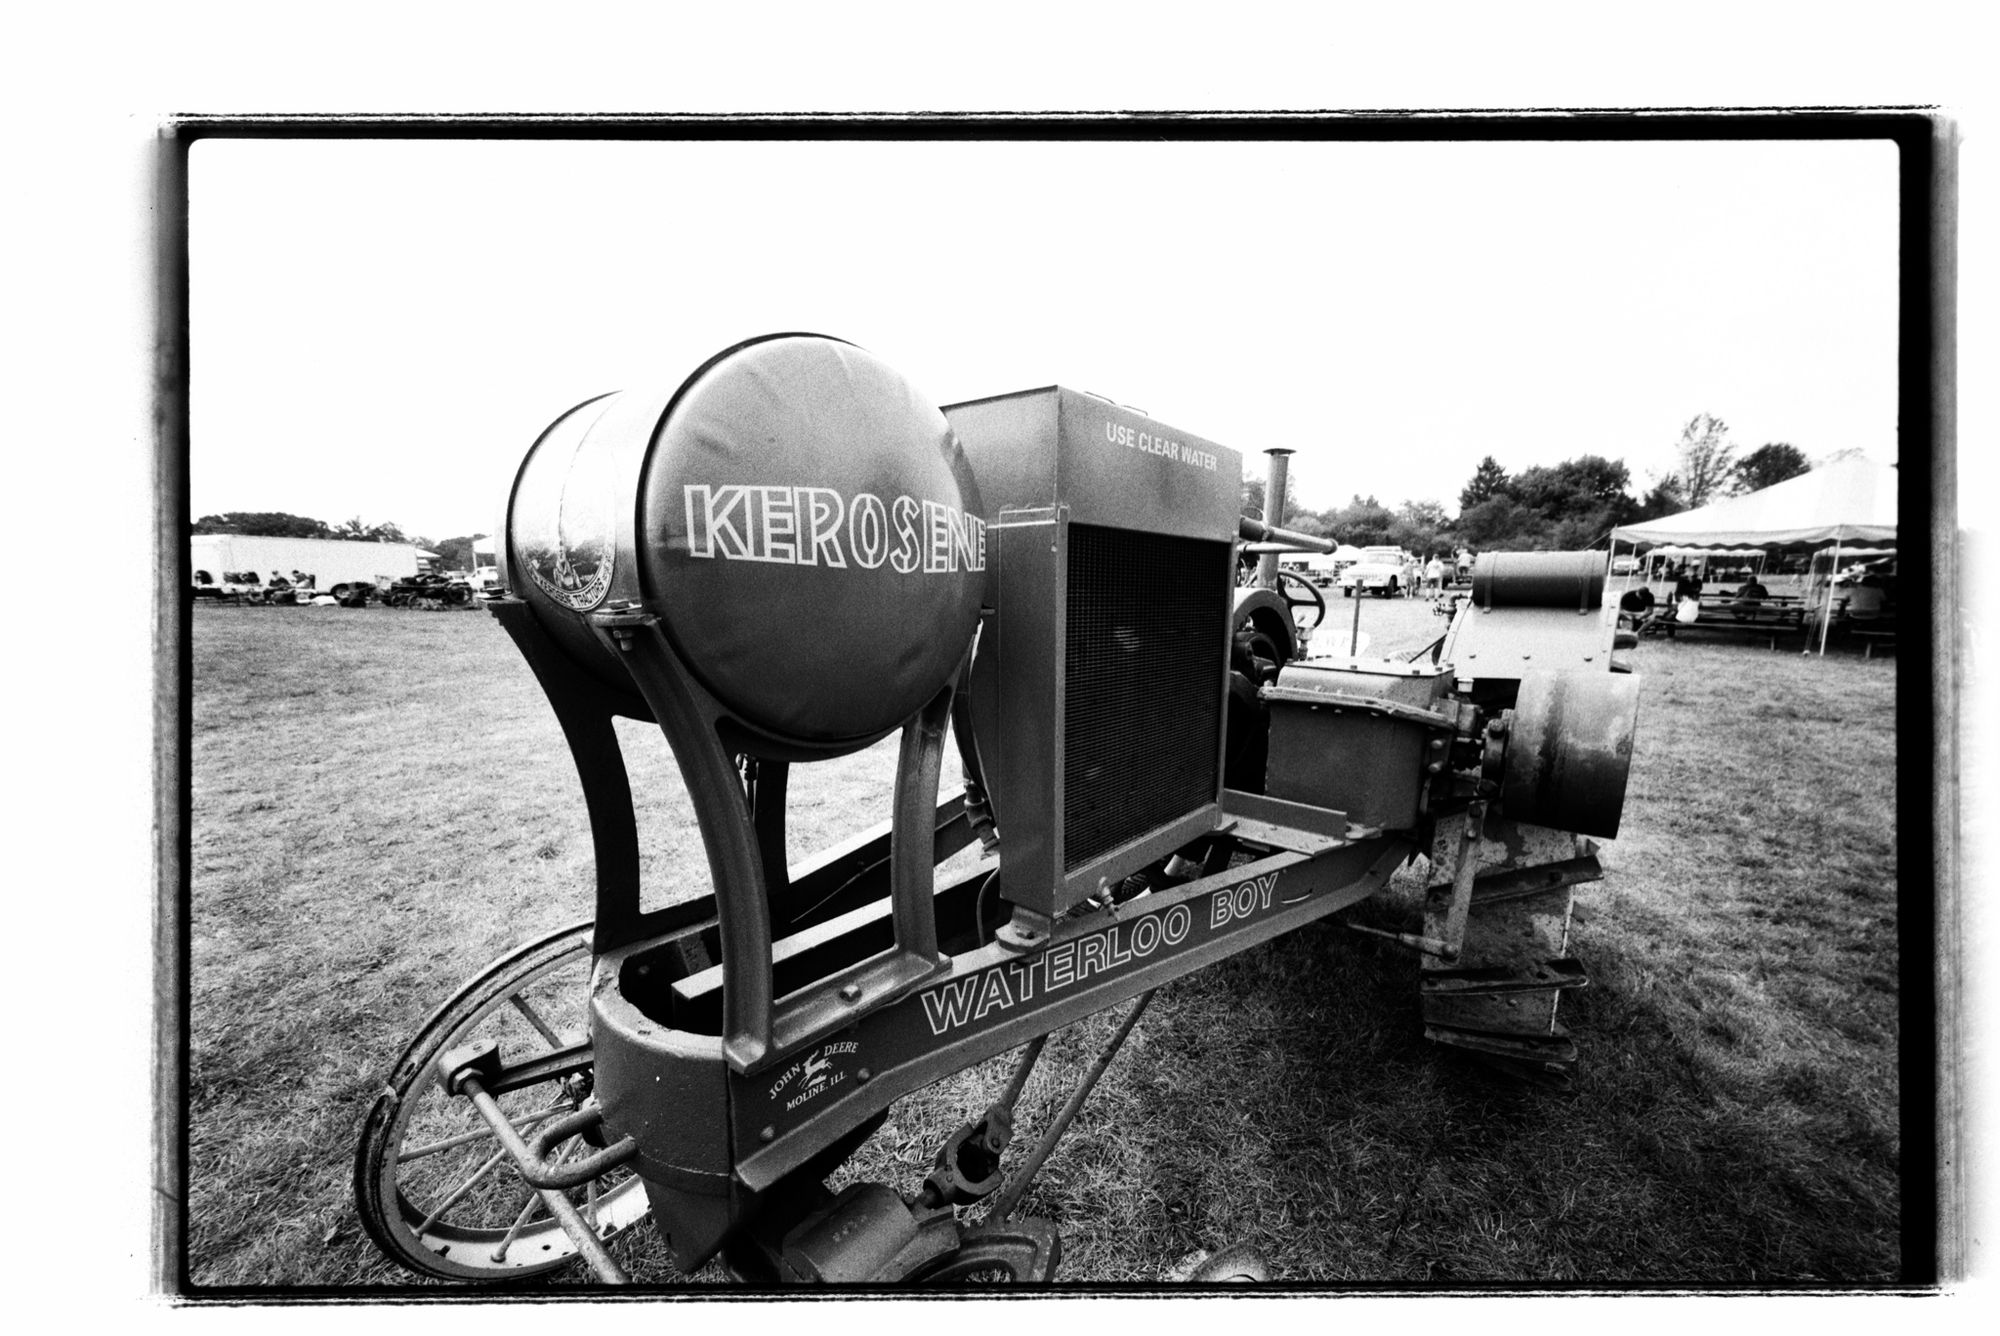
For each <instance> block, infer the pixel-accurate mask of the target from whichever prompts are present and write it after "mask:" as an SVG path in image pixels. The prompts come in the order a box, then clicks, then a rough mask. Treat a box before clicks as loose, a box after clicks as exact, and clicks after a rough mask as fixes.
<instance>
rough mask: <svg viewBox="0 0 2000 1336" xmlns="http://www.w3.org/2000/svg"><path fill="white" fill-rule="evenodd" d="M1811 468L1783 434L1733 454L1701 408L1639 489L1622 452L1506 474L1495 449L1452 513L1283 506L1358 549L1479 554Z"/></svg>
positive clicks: (1591, 537) (1434, 507)
mask: <svg viewBox="0 0 2000 1336" xmlns="http://www.w3.org/2000/svg"><path fill="white" fill-rule="evenodd" d="M1811 467H1812V465H1811V462H1810V461H1809V460H1808V459H1807V458H1806V455H1805V452H1804V451H1802V450H1800V449H1799V448H1798V447H1797V446H1794V445H1790V444H1787V443H1785V442H1782V441H1776V442H1771V443H1769V444H1766V445H1761V446H1759V447H1758V448H1756V449H1755V450H1752V451H1750V452H1748V453H1747V454H1741V455H1739V454H1738V453H1737V450H1736V447H1735V446H1734V445H1732V444H1731V443H1730V441H1729V428H1728V426H1727V425H1726V424H1725V423H1723V422H1722V421H1721V420H1720V419H1719V418H1716V417H1714V416H1713V415H1711V414H1708V413H1698V414H1696V415H1695V416H1694V417H1693V418H1691V419H1689V421H1688V423H1687V425H1686V426H1685V427H1683V428H1682V429H1681V436H1680V440H1679V442H1678V443H1677V444H1676V447H1675V467H1674V468H1673V470H1672V471H1670V472H1668V473H1667V474H1665V475H1664V476H1662V477H1660V478H1658V479H1656V480H1655V481H1654V482H1653V483H1652V485H1651V486H1650V487H1649V488H1647V489H1646V491H1645V492H1644V493H1643V494H1642V495H1639V496H1636V497H1635V496H1634V495H1633V482H1632V475H1631V470H1629V469H1628V468H1626V466H1625V463H1624V461H1623V460H1617V459H1606V458H1604V457H1603V456H1601V455H1579V456H1577V457H1576V458H1575V459H1566V460H1564V461H1562V462H1561V463H1560V464H1546V465H1544V464H1536V465H1532V466H1530V467H1528V468H1525V469H1522V470H1521V471H1520V472H1518V473H1510V472H1509V471H1508V470H1507V469H1506V468H1505V467H1503V466H1502V465H1501V464H1500V462H1499V461H1498V460H1496V459H1495V458H1494V457H1493V456H1492V455H1487V456H1486V457H1485V458H1484V459H1482V460H1480V461H1479V466H1478V468H1476V469H1474V470H1473V474H1472V477H1471V478H1470V479H1469V480H1467V482H1466V484H1465V486H1464V487H1462V488H1461V489H1460V490H1459V494H1458V515H1457V517H1456V518H1452V517H1448V516H1447V515H1446V514H1445V508H1444V506H1443V504H1442V503H1440V502H1438V501H1434V500H1424V501H1404V502H1401V503H1399V504H1397V505H1395V506H1386V505H1384V504H1382V502H1381V501H1379V500H1377V499H1376V498H1375V497H1374V496H1366V497H1364V496H1361V495H1360V494H1358V493H1357V494H1355V495H1354V497H1353V499H1352V500H1351V501H1349V502H1348V503H1347V504H1346V505H1344V506H1339V507H1335V508H1332V509H1328V510H1312V509H1306V508H1301V507H1297V506H1287V507H1286V513H1285V517H1284V519H1283V520H1282V521H1281V523H1282V525H1283V527H1285V528H1288V529H1295V530H1297V531H1299V532H1300V533H1308V534H1312V535H1314V536H1315V537H1319V538H1332V539H1334V540H1336V541H1337V542H1342V543H1351V544H1353V545H1354V546H1356V547H1371V546H1395V547H1401V548H1403V549H1405V550H1407V551H1410V552H1413V553H1416V554H1417V555H1419V556H1427V555H1429V554H1431V553H1434V552H1435V553H1445V552H1449V551H1451V550H1453V549H1455V548H1460V547H1464V548H1470V549H1472V550H1473V551H1475V552H1483V551H1487V550H1501V551H1542V550H1546V551H1559V552H1567V551H1575V550H1578V549H1581V548H1587V547H1597V546H1601V545H1603V544H1604V543H1605V542H1606V541H1607V539H1608V537H1609V535H1610V532H1611V530H1612V528H1613V527H1615V526H1617V525H1621V524H1637V523H1640V522H1642V521H1645V520H1651V519H1658V518H1659V517H1661V516H1662V515H1672V514H1677V513H1678V512H1680V511H1683V510H1692V509H1694V508H1695V507H1697V506H1704V505H1707V504H1709V503H1710V502H1711V501H1717V500H1720V499H1722V498H1723V497H1725V496H1734V495H1739V494H1743V493H1748V492H1755V491H1760V490H1762V489H1763V488H1766V487H1769V486H1771V485H1772V484H1774V483H1780V482H1783V481H1785V480H1786V479H1787V478H1795V477H1797V476H1798V475H1800V474H1802V473H1805V472H1807V471H1808V470H1809V469H1810V468H1811ZM1243 510H1244V513H1245V514H1247V515H1254V516H1257V517H1259V518H1261V517H1262V516H1263V513H1264V482H1263V480H1262V479H1261V478H1250V479H1245V481H1244V489H1243Z"/></svg>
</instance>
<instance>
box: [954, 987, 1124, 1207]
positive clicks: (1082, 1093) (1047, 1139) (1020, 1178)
mask: <svg viewBox="0 0 2000 1336" xmlns="http://www.w3.org/2000/svg"><path fill="white" fill-rule="evenodd" d="M1158 991H1159V989H1157V988H1149V989H1147V990H1146V992H1144V993H1143V994H1141V995H1140V997H1139V1004H1138V1005H1137V1006H1135V1007H1133V1008H1132V1010H1131V1011H1130V1012H1128V1013H1127V1014H1126V1017H1125V1020H1124V1022H1123V1023H1122V1024H1121V1025H1119V1027H1118V1033H1116V1034H1114V1035H1112V1036H1111V1042H1110V1043H1109V1044H1106V1045H1105V1046H1104V1051H1103V1052H1102V1053H1100V1054H1098V1055H1097V1061H1096V1062H1094V1063H1092V1064H1091V1065H1090V1070H1089V1071H1087V1072H1085V1073H1084V1074H1083V1079H1082V1080H1081V1081H1079V1082H1077V1086H1076V1089H1075V1090H1073V1091H1071V1092H1070V1097H1069V1099H1068V1100H1067V1101H1066V1102H1065V1103H1064V1104H1063V1106H1062V1112H1061V1113H1058V1114H1057V1115H1056V1120H1055V1121H1054V1122H1053V1123H1050V1124H1049V1130H1048V1131H1046V1132H1044V1133H1043V1134H1042V1139H1041V1140H1040V1141H1037V1142H1036V1143H1035V1149H1034V1152H1033V1153H1032V1154H1030V1155H1029V1156H1028V1159H1027V1161H1026V1162H1025V1163H1024V1164H1022V1166H1021V1169H1020V1172H1018V1173H1016V1174H1015V1175H1014V1177H1013V1178H1011V1179H1009V1180H1008V1182H1007V1186H1006V1187H1004V1188H1002V1189H1001V1190H1000V1199H999V1200H998V1201H996V1202H995V1203H994V1204H993V1209H992V1210H991V1211H988V1212H987V1213H986V1220H985V1222H984V1223H986V1224H989V1225H997V1224H999V1223H1001V1222H1002V1221H1004V1220H1006V1219H1008V1218H1009V1217H1010V1216H1012V1215H1013V1214H1014V1208H1015V1207H1016V1206H1018V1205H1020V1204H1021V1196H1022V1194H1023V1193H1025V1192H1026V1191H1027V1190H1028V1184H1029V1183H1031V1182H1032V1181H1034V1177H1035V1175H1036V1174H1038V1173H1040V1172H1041V1170H1042V1165H1043V1163H1044V1162H1045V1161H1046V1160H1047V1159H1048V1158H1049V1156H1050V1155H1051V1154H1052V1153H1053V1152H1054V1151H1055V1148H1056V1142H1057V1141H1059V1140H1061V1139H1062V1134H1063V1133H1064V1132H1067V1131H1068V1130H1069V1125H1070V1123H1071V1122H1072V1121H1073V1120H1074V1119H1075V1118H1076V1115H1077V1112H1078V1110H1080V1109H1082V1108H1083V1102H1084V1101H1085V1100H1086V1099H1089V1098H1090V1092H1091V1091H1092V1090H1094V1089H1096V1088H1097V1082H1098V1079H1099V1078H1100V1077H1102V1076H1103V1075H1104V1070H1105V1068H1107V1067H1109V1066H1110V1065H1111V1060H1112V1059H1113V1058H1115V1057H1117V1056H1118V1050H1119V1049H1121V1048H1123V1047H1124V1046H1125V1036H1127V1035H1129V1034H1131V1033H1132V1027H1133V1025H1135V1024H1136V1023H1137V1022H1138V1020H1139V1015H1140V1013H1141V1012H1143V1011H1145V1009H1146V1004H1147V1003H1148V1002H1151V1001H1152V1000H1153V994H1154V993H1156V992H1158ZM1023 1079H1025V1077H1024V1078H1023Z"/></svg>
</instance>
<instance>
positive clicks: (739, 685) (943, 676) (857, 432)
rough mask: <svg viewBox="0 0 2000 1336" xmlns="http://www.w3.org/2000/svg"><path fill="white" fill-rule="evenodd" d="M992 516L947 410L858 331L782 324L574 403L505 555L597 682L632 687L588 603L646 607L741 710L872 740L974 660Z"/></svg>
mask: <svg viewBox="0 0 2000 1336" xmlns="http://www.w3.org/2000/svg"><path fill="white" fill-rule="evenodd" d="M981 514H982V511H981V508H980V504H979V498H978V494H977V490H976V488H975V486H974V484H973V479H972V473H971V469H970V467H969V466H968V465H967V463H966V461H965V458H964V455H963V452H962V451H961V449H960V447H959V443H958V439H957V437H956V436H955V435H954V434H953V432H952V429H951V427H950V425H949V424H948V423H947V422H946V421H945V418H944V415H943V414H942V413H940V412H939V411H938V409H937V407H936V405H934V404H932V403H931V402H930V401H929V400H928V399H927V398H925V397H924V396H923V395H922V394H920V393H919V392H918V391H917V390H916V389H914V388H913V387H912V386H911V385H910V384H909V382H907V381H906V380H904V379H903V378H902V377H901V376H900V375H898V374H897V373H896V372H895V371H894V370H892V369H891V368H889V367H888V366H886V365H885V364H883V363H882V362H881V361H879V360H877V359H876V358H875V357H873V356H871V355H870V354H868V353H867V352H864V351H863V350H861V349H860V348H857V347H854V346H853V345H852V344H848V343H844V342H842V341H840V340H837V339H831V338H826V337H823V336H820V335H811V334H784V335H772V336H769V337H766V338H761V339H755V340H752V341H750V342H748V343H743V344H739V345H737V346H736V347H734V348H731V349H728V350H727V351H725V352H723V353H721V354H718V355H717V356H716V357H714V358H711V359H710V360H709V361H708V362H707V363H705V364H704V365H703V366H701V367H700V368H699V369H697V370H696V371H695V372H694V374H693V375H691V376H689V377H688V378H687V379H686V380H685V381H682V382H680V383H679V384H678V385H675V386H671V387H666V388H660V389H653V390H636V391H624V392H620V393H617V394H610V395H605V396H603V397H602V398H598V399H593V400H590V401H588V402H586V403H584V404H580V405H578V406H577V407H576V408H573V409H571V410H570V411H569V412H568V413H565V414H564V415H563V416H562V417H560V418H558V419H557V420H556V422H555V423H554V424H552V425H551V426H550V427H549V428H548V429H547V430H546V431H545V432H544V433H543V434H542V436H541V439H540V440H538V441H537V442H536V443H535V445H534V446H533V448H532V449H531V450H530V451H529V453H528V457H527V459H526V460H525V461H524V462H523V464H522V465H521V469H520V472H519V474H518V475H517V476H516V479H515V483H514V489H513V492H512V495H511V496H510V497H509V500H508V506H507V517H506V542H505V544H504V545H503V553H504V557H503V560H504V563H505V571H506V577H507V581H508V584H509V585H510V587H511V588H512V590H513V592H514V593H515V594H516V595H517V596H518V597H521V598H523V599H525V600H527V601H528V603H529V604H531V605H532V606H533V608H534V610H535V613H536V616H537V619H538V620H539V621H540V622H541V623H542V625H543V626H544V627H545V628H546V629H547V631H548V632H549V634H550V636H551V638H553V639H554V640H555V641H556V642H557V643H558V644H559V645H561V646H562V648H563V649H564V650H565V651H567V652H568V653H569V654H570V655H571V656H572V657H573V658H575V659H576V660H577V661H578V662H579V663H581V664H582V665H583V666H585V667H586V668H587V669H589V671H590V672H592V673H593V674H594V675H595V676H596V677H597V678H598V679H599V680H601V681H604V682H606V683H607V684H609V685H611V686H613V687H617V688H620V689H622V690H625V691H628V692H629V691H630V690H631V682H630V679H629V677H628V676H627V674H626V672H625V669H624V666H623V664H622V663H621V662H620V661H619V658H618V656H617V655H616V654H614V653H613V652H611V651H610V650H608V649H606V648H605V647H604V645H603V644H602V642H601V641H599V639H598V638H597V636H596V634H595V633H594V632H593V631H592V630H591V629H590V626H589V625H588V622H587V618H588V617H589V615H590V614H591V613H593V612H595V611H597V610H599V609H601V608H604V607H606V606H607V605H610V606H612V607H621V608H622V607H626V606H636V607H637V608H640V609H643V610H646V611H649V612H652V613H655V614H657V615H658V616H659V617H660V619H661V623H662V625H663V627H664V629H665V633H666V635H667V638H668V640H669V642H670V643H671V644H672V645H673V647H674V650H675V651H676V653H677V654H678V655H679V657H680V658H681V660H682V661H683V662H684V663H685V664H686V666H687V668H688V669H689V670H690V671H691V672H692V673H693V675H694V676H695V677H696V678H697V679H698V680H699V681H700V683H701V684H702V686H703V687H705V688H706V689H707V690H708V691H709V692H710V693H711V694H712V695H714V696H715V698H716V699H717V700H719V701H720V702H721V703H722V704H723V706H724V707H725V708H726V709H728V710H730V711H731V712H733V713H734V714H736V715H737V716H738V717H740V718H741V719H742V720H743V721H744V722H746V723H748V724H750V725H751V726H753V727H754V728H756V729H759V730H762V731H763V732H765V733H768V734H771V735H773V736H776V737H778V738H781V739H787V740H795V741H798V742H802V743H806V744H809V745H812V746H817V747H826V746H833V745H838V744H842V743H846V742H850V741H851V742H853V743H855V744H856V745H860V744H861V743H864V742H867V741H871V740H873V739H874V738H876V737H879V736H881V735H882V734H883V733H885V732H887V731H888V730H890V729H892V728H894V727H896V726H897V725H898V724H900V723H902V722H903V720H905V719H907V718H908V717H909V716H910V715H912V714H914V713H916V711H917V710H918V709H920V708H921V707H922V706H923V704H924V703H925V702H926V701H927V700H929V699H930V698H931V697H932V696H934V695H935V694H936V693H937V691H938V690H939V689H940V688H941V687H942V686H943V685H944V683H945V681H946V680H947V679H948V678H949V677H950V676H951V674H952V673H953V672H954V671H955V670H956V669H957V667H958V665H959V663H960V661H961V659H962V658H963V656H964V653H965V649H966V646H967V645H968V644H969V643H970V642H971V638H972V633H973V630H974V628H975V627H976V625H977V623H978V619H979V599H980V594H981V591H982V589H983V581H984V576H983V572H984V570H985V564H986V534H985V526H984V523H983V521H982V520H981V518H980V516H981Z"/></svg>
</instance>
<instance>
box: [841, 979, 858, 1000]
mask: <svg viewBox="0 0 2000 1336" xmlns="http://www.w3.org/2000/svg"><path fill="white" fill-rule="evenodd" d="M860 999H861V985H860V984H858V983H850V984H842V985H841V989H840V1000H841V1001H843V1002H858V1001H860Z"/></svg>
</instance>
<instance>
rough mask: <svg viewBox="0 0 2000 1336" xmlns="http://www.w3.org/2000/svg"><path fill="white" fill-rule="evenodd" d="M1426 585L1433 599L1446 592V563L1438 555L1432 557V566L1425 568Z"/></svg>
mask: <svg viewBox="0 0 2000 1336" xmlns="http://www.w3.org/2000/svg"><path fill="white" fill-rule="evenodd" d="M1424 585H1425V587H1426V588H1428V589H1429V590H1430V592H1431V596H1432V597H1436V596H1437V595H1439V594H1442V593H1443V592H1444V562H1443V561H1441V560H1440V559H1439V558H1438V557H1437V556H1436V555H1433V556H1432V557H1431V560H1430V565H1428V566H1426V567H1424Z"/></svg>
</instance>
